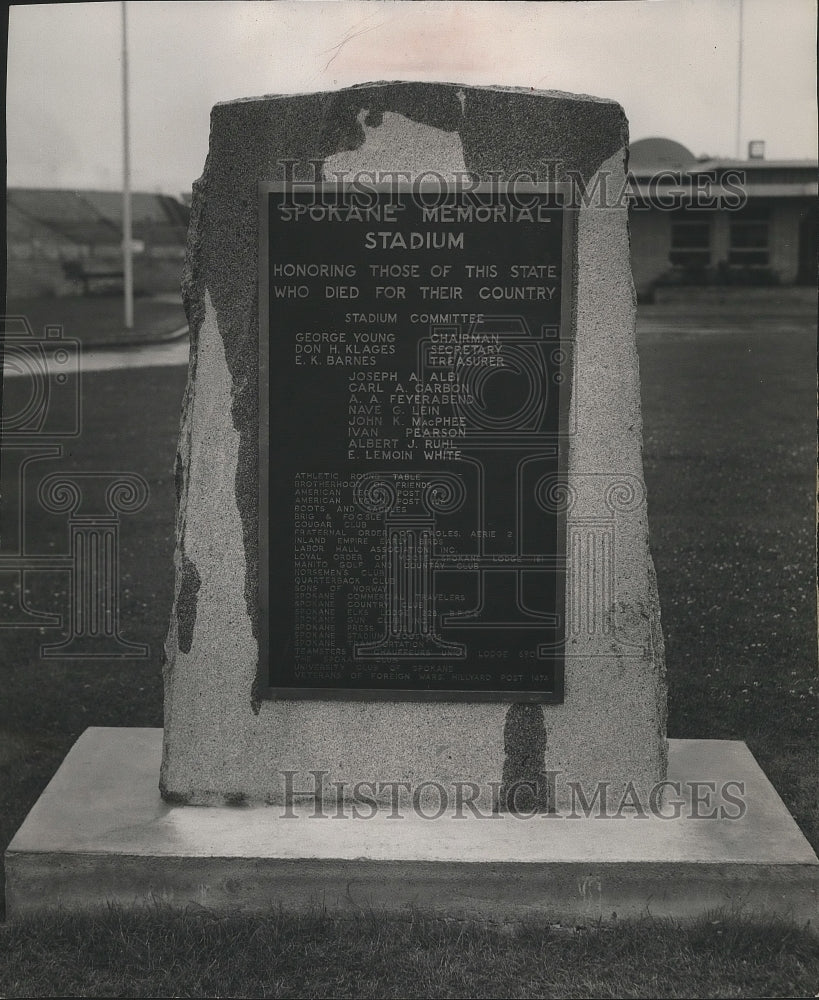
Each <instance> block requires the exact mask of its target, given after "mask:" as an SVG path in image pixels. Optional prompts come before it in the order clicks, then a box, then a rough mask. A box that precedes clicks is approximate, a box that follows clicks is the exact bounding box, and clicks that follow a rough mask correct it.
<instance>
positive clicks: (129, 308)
mask: <svg viewBox="0 0 819 1000" xmlns="http://www.w3.org/2000/svg"><path fill="white" fill-rule="evenodd" d="M122 273H123V279H124V280H123V284H124V291H125V329H126V330H130V329H132V327H133V325H134V269H133V261H132V259H131V153H130V140H129V133H128V23H127V11H126V4H125V0H123V2H122Z"/></svg>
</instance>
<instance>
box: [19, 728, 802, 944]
mask: <svg viewBox="0 0 819 1000" xmlns="http://www.w3.org/2000/svg"><path fill="white" fill-rule="evenodd" d="M669 750H670V754H669V781H672V782H680V784H681V789H682V791H683V794H682V795H679V796H677V794H676V789H670V790H669V792H670V794H668V795H666V800H665V803H664V805H663V806H662V812H663V813H665V814H667V815H669V816H670V815H671V814H672V813H673V812H674V811H675V810H674V808H673V805H672V803H673V801H679V802H680V803H682V804H681V805H680V806H679V809H680V811H681V815H680V816H679V818H676V819H675V818H661V817H660V816H658V815H656V814H651V815H648V816H643V817H639V816H638V815H627V814H626V811H625V810H622V811H621V815H620V817H619V818H614V817H609V818H601V817H599V816H595V814H594V811H593V812H592V815H591V816H589V817H588V818H586V817H583V816H582V810H580V809H578V810H576V812H575V814H574V815H575V818H573V817H572V814H571V813H570V812H568V811H566V812H564V813H563V814H562V815H556V816H551V817H548V818H546V817H544V816H543V815H539V816H534V817H529V818H523V817H515V816H511V815H508V814H504V815H495V816H492V817H480V818H479V817H477V816H474V815H470V813H469V810H468V809H464V810H462V813H463V815H462V816H461V817H460V818H456V817H455V815H454V813H455V809H454V807H450V809H449V810H448V812H446V813H445V814H444V815H443V816H442V817H441V818H439V819H435V820H433V819H425V818H423V817H422V816H420V815H418V813H417V812H415V811H413V810H411V809H410V810H407V811H405V812H404V813H403V814H402V816H401V818H397V817H395V816H393V817H391V816H390V812H389V810H386V811H381V812H378V813H377V814H376V815H375V816H374V817H373V818H371V819H367V820H365V819H363V818H354V817H353V816H352V814H351V810H350V807H349V806H346V807H345V816H346V818H336V817H335V815H334V813H335V805H333V806H330V805H327V804H326V805H325V806H324V812H325V813H326V818H324V819H317V818H313V817H311V815H310V814H311V812H312V811H313V810H312V808H304V807H296V808H295V809H291V810H289V812H290V815H289V816H287V815H285V813H286V810H285V807H283V806H253V807H235V808H232V807H207V806H200V807H196V806H170V805H167V804H165V803H164V802H163V801H162V799H161V798H160V795H159V792H158V790H157V778H158V774H159V763H160V756H161V751H162V731H161V730H159V729H96V728H95V729H88V730H86V732H85V733H84V734H83V735H82V737H81V738H80V739H79V740H78V741H77V743H76V744H75V746H74V747H73V748H72V750H71V752H70V753H69V754H68V756H67V757H66V759H65V761H64V763H63V765H62V767H61V768H60V769H59V771H58V772H57V774H56V775H55V776H54V778H53V779H52V781H51V783H50V784H49V786H48V787H47V788H46V790H45V791H44V792H43V794H42V796H41V797H40V799H39V801H38V802H37V804H36V805H35V806H34V808H33V809H32V810H31V812H30V814H29V815H28V817H27V818H26V820H25V822H24V823H23V825H22V827H21V828H20V830H19V831H18V833H17V835H16V836H15V838H14V840H13V841H12V842H11V844H10V845H9V848H8V850H7V851H6V903H7V913H8V916H9V918H10V919H16V918H20V917H22V916H25V915H28V914H32V913H41V912H43V911H49V910H56V909H58V908H62V909H64V910H68V911H88V910H92V909H94V908H95V907H99V906H102V905H104V904H106V903H107V902H109V901H113V902H115V903H118V904H120V905H122V906H125V907H127V908H137V907H139V906H142V905H145V904H149V903H151V902H152V901H155V900H159V901H162V902H163V903H167V904H170V905H172V906H176V907H184V906H188V905H190V904H194V905H200V906H205V907H207V908H209V909H213V910H218V911H230V912H254V911H255V912H259V911H263V910H266V909H269V908H271V907H278V906H280V905H281V906H283V907H284V908H285V909H293V910H303V909H306V908H308V907H310V906H313V905H316V904H317V905H319V906H322V907H327V908H328V909H331V910H351V911H352V910H362V909H364V910H369V909H371V908H372V909H375V910H381V911H392V912H400V911H405V910H407V909H408V908H411V907H413V906H415V907H419V908H421V909H423V910H426V911H433V912H437V913H441V914H448V915H463V916H484V917H494V918H496V919H504V918H509V917H514V916H521V915H524V914H534V913H537V914H541V915H543V916H545V917H548V918H550V919H552V920H554V921H559V922H571V923H584V922H588V921H591V920H597V919H604V920H605V919H611V918H613V917H615V916H617V917H625V916H631V915H637V914H651V915H654V916H672V917H694V916H697V915H699V914H702V913H705V912H707V911H708V910H710V909H713V908H715V907H727V908H731V909H735V910H740V911H742V912H745V913H758V914H760V915H766V916H769V915H772V914H779V915H783V916H789V917H792V918H794V919H795V920H797V921H799V922H805V921H808V922H811V924H812V926H813V927H814V928H815V927H816V925H817V896H818V895H819V860H817V857H816V855H815V854H814V852H813V851H812V850H811V848H810V846H809V844H808V842H807V841H806V840H805V838H804V837H803V835H802V833H801V832H800V831H799V828H798V827H797V825H796V823H795V822H794V820H793V819H792V817H791V816H790V815H789V813H788V811H787V810H786V808H785V806H784V805H783V803H782V801H781V799H780V798H779V796H778V795H777V794H776V792H775V791H774V789H773V787H772V786H771V784H770V782H769V781H768V780H767V778H766V777H765V775H764V774H763V772H762V771H761V769H760V768H759V766H758V765H757V763H756V761H755V760H754V758H753V757H752V756H751V754H750V752H749V751H748V748H747V747H746V746H745V744H744V743H739V742H728V741H723V740H671V741H670V743H669ZM692 782H703V783H705V782H710V783H713V788H714V789H715V791H711V788H712V785H705V784H702V785H699V786H692V785H691V783H692ZM726 782H731V783H734V784H731V785H728V786H727V787H726V785H725V783H726ZM692 787H693V788H694V794H693V797H692V794H691V792H692ZM743 789H744V790H743ZM588 791H589V790H587V793H588ZM588 797H589V795H588V794H587V798H588ZM697 799H698V800H699V802H697V801H696V800H697ZM617 805H618V804H617V803H609V810H611V811H616V809H617ZM743 809H744V814H743V815H741V816H740V817H739V818H730V817H732V816H734V817H736V816H737V815H738V814H739V813H742V812H743ZM372 811H373V810H371V809H369V808H368V807H366V806H362V807H361V809H360V813H361V814H362V815H368V814H369V813H370V812H372ZM656 811H659V810H656ZM720 815H722V818H720Z"/></svg>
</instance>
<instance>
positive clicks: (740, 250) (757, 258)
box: [728, 206, 770, 267]
mask: <svg viewBox="0 0 819 1000" xmlns="http://www.w3.org/2000/svg"><path fill="white" fill-rule="evenodd" d="M769 216H770V213H769V210H768V209H767V208H766V207H764V206H749V207H746V208H743V209H742V211H741V212H737V213H736V214H735V215H733V216H732V218H731V223H730V227H729V229H730V235H729V239H730V243H729V247H728V263H729V264H730V265H732V266H734V267H767V266H768V263H769V254H768V229H769V222H770V218H769Z"/></svg>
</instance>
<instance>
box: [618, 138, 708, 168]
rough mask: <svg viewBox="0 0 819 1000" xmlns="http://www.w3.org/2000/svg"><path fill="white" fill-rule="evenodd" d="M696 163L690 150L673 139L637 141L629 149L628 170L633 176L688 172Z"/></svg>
mask: <svg viewBox="0 0 819 1000" xmlns="http://www.w3.org/2000/svg"><path fill="white" fill-rule="evenodd" d="M696 162H697V158H696V156H694V154H693V153H692V152H691V150H690V149H686V147H685V146H683V144H682V143H681V142H675V141H674V140H673V139H662V138H659V137H656V138H652V139H638V140H637V142H633V143H631V146H630V147H629V169H630V170H631V172H632V173H634V174H645V173H654V172H656V171H659V170H675V171H682V170H688V169H689V168H690V167H691V166H693V164H695V163H696Z"/></svg>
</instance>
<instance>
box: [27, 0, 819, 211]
mask: <svg viewBox="0 0 819 1000" xmlns="http://www.w3.org/2000/svg"><path fill="white" fill-rule="evenodd" d="M739 5H740V0H634V2H626V3H622V2H620V3H615V2H610V0H603V2H593V3H572V2H546V3H499V2H498V3H496V2H486V3H481V2H474V0H464V2H434V3H432V2H431V3H412V2H407V0H397V2H396V0H362V2H357V0H341V2H321V0H317V2H314V0H297V2H286V0H283V2H269V3H252V2H231V3H214V2H207V3H157V2H130V3H128V4H127V8H128V31H129V45H128V49H129V63H130V81H131V100H130V104H131V150H132V173H133V186H134V188H136V189H141V190H148V191H157V190H161V191H165V192H167V193H171V194H178V193H180V192H182V191H187V190H189V189H190V186H191V183H192V181H193V180H194V178H196V177H198V176H199V174H200V173H201V172H202V167H203V165H204V160H205V154H206V152H207V142H208V116H209V113H210V109H211V107H212V105H213V104H215V103H216V102H217V101H224V100H230V99H232V98H236V97H250V96H257V95H260V94H271V93H286V92H298V91H311V90H328V89H337V88H339V87H343V86H346V85H348V84H352V83H360V82H364V81H367V80H382V79H404V80H407V79H423V80H449V81H454V82H459V83H475V84H492V83H500V84H514V85H518V86H525V87H535V88H537V89H558V90H568V91H575V92H581V93H589V94H595V95H598V96H601V97H610V98H614V99H615V100H618V101H619V102H620V103H621V104H622V105H623V106H624V108H625V110H626V113H627V115H628V117H629V119H630V122H631V138H632V140H634V139H640V138H645V137H647V136H656V135H663V136H668V137H670V138H674V139H676V140H678V141H679V142H682V143H683V144H684V145H686V146H688V147H689V149H691V150H692V151H693V152H694V153H695V154H697V155H699V154H704V153H708V154H712V155H724V156H733V155H734V150H735V141H736V101H737V65H738V52H739V9H740V6H739ZM743 7H744V13H743V24H744V29H743V41H744V44H743V74H742V95H743V100H742V128H741V142H742V150H743V155H744V151H745V148H746V145H747V142H748V140H750V139H764V140H765V141H766V144H767V148H766V155H767V158H768V159H774V158H803V157H811V158H813V157H816V155H817V139H816V114H817V110H816V56H815V52H816V31H815V17H816V5H815V3H814V0H743ZM120 8H121V5H120V4H119V3H115V2H109V3H87V4H86V3H80V4H74V3H72V4H32V5H25V6H15V7H12V9H11V15H10V26H9V56H8V89H7V139H8V183H9V185H10V186H30V187H49V186H53V187H98V188H110V189H114V188H116V187H118V185H119V184H120V183H121V170H122V168H121V162H122V144H121V143H122V139H121V61H120V60H121V55H120V52H121V34H120V32H121V10H120Z"/></svg>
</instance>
